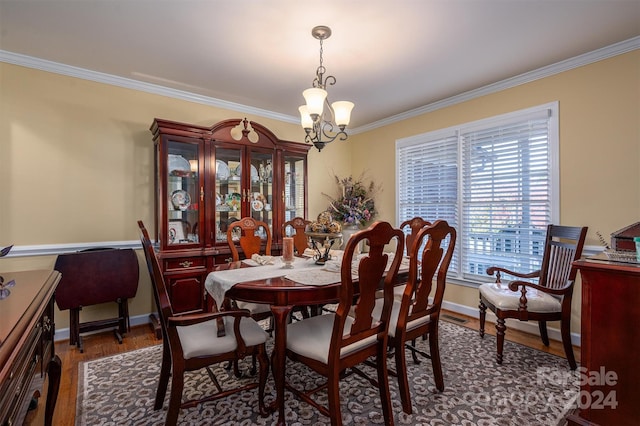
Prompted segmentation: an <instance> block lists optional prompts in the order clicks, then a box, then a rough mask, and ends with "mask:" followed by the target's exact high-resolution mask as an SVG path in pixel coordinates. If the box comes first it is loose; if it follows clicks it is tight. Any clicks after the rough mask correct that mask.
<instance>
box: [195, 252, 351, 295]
mask: <svg viewBox="0 0 640 426" xmlns="http://www.w3.org/2000/svg"><path fill="white" fill-rule="evenodd" d="M331 262H333V263H337V261H331ZM245 263H247V264H249V263H248V262H245ZM328 263H329V262H328ZM292 266H293V268H291V269H285V268H283V263H282V258H281V257H279V256H278V257H275V258H274V262H273V264H269V265H258V266H254V267H251V268H238V269H228V270H225V271H213V272H210V273H209V275H207V279H206V280H205V283H204V286H205V288H206V289H207V291H208V292H209V294H211V296H212V297H213V300H215V302H216V304H217V305H218V306H222V302H223V301H224V295H225V293H226V292H227V291H228V290H229V289H230V288H231V287H233V286H234V285H236V284H237V283H241V282H246V281H254V280H261V279H267V278H275V277H284V276H286V275H288V274H290V273H292V272H294V271H295V272H304V271H314V270H316V271H317V270H320V269H322V268H323V266H320V265H316V264H315V261H314V260H313V259H312V258H299V257H296V258H294V261H293V263H292ZM325 266H326V265H325ZM339 270H340V268H339V267H338V271H339ZM336 275H337V277H338V279H337V281H340V274H339V273H338V274H336ZM337 281H333V282H337ZM326 284H329V283H326Z"/></svg>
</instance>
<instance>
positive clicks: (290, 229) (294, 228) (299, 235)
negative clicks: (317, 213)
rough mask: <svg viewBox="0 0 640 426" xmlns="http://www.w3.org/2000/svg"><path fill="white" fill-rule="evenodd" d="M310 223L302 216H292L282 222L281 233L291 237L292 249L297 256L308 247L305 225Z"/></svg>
mask: <svg viewBox="0 0 640 426" xmlns="http://www.w3.org/2000/svg"><path fill="white" fill-rule="evenodd" d="M310 223H311V221H310V220H307V219H305V218H302V217H294V218H293V219H291V220H288V221H286V222H285V223H283V224H282V235H283V236H286V237H292V238H293V249H294V252H295V253H296V254H297V255H298V256H302V254H303V253H304V251H305V250H306V249H308V248H309V239H308V237H307V235H306V234H305V231H306V229H307V225H309V224H310Z"/></svg>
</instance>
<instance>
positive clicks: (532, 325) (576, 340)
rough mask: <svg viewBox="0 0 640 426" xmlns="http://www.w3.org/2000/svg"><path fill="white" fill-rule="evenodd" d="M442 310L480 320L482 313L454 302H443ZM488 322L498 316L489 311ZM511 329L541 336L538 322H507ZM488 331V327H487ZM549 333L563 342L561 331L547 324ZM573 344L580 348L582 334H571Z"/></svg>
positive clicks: (493, 321)
mask: <svg viewBox="0 0 640 426" xmlns="http://www.w3.org/2000/svg"><path fill="white" fill-rule="evenodd" d="M442 308H443V309H447V310H449V311H451V312H456V313H459V314H462V315H467V316H469V317H473V318H479V317H480V313H479V310H478V308H477V307H471V306H466V305H460V304H457V303H452V302H446V301H444V302H442ZM487 322H491V323H492V324H495V322H496V316H495V315H494V314H493V312H491V311H489V310H487ZM509 328H513V329H516V330H520V331H524V332H525V333H530V334H535V335H538V336H539V335H540V330H539V329H538V322H537V321H531V322H529V321H518V320H515V319H513V320H507V333H509ZM485 329H486V326H485ZM547 331H548V334H549V339H551V340H556V341H558V342H562V336H561V335H560V330H558V329H557V328H551V327H549V326H548V324H547ZM571 344H573V345H574V346H580V334H578V333H571Z"/></svg>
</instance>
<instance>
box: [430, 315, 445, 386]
mask: <svg viewBox="0 0 640 426" xmlns="http://www.w3.org/2000/svg"><path fill="white" fill-rule="evenodd" d="M429 350H430V351H431V366H432V368H433V378H434V380H435V382H436V389H438V390H439V391H440V392H442V391H443V390H444V377H443V376H442V363H441V362H440V348H439V347H438V323H437V322H436V323H435V326H434V327H433V328H432V330H431V331H430V332H429Z"/></svg>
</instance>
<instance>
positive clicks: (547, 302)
mask: <svg viewBox="0 0 640 426" xmlns="http://www.w3.org/2000/svg"><path fill="white" fill-rule="evenodd" d="M480 294H481V295H482V297H484V298H485V300H487V301H488V302H489V303H491V304H492V305H493V306H495V307H496V308H498V309H500V310H503V311H517V310H518V305H519V304H520V295H521V294H520V292H519V291H511V290H510V289H509V285H508V283H500V284H497V283H487V284H482V285H481V286H480ZM561 309H562V305H561V303H560V300H559V299H558V298H557V297H555V296H553V295H551V294H548V293H543V292H541V291H538V290H536V289H533V288H529V289H527V310H528V311H529V312H559V311H560V310H561Z"/></svg>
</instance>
